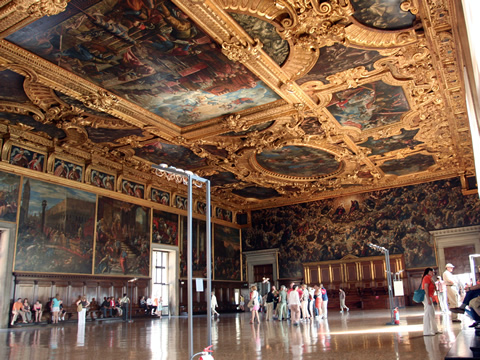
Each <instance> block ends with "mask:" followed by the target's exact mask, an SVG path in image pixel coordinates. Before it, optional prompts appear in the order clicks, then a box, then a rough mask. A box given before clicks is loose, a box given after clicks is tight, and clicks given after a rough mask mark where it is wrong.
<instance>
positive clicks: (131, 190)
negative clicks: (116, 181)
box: [121, 179, 145, 199]
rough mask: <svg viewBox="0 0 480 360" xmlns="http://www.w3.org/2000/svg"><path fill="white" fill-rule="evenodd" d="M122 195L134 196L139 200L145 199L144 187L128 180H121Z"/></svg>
mask: <svg viewBox="0 0 480 360" xmlns="http://www.w3.org/2000/svg"><path fill="white" fill-rule="evenodd" d="M121 191H122V194H125V195H129V196H134V197H136V198H139V199H144V198H145V185H144V184H140V183H137V182H134V181H132V180H128V179H122V183H121Z"/></svg>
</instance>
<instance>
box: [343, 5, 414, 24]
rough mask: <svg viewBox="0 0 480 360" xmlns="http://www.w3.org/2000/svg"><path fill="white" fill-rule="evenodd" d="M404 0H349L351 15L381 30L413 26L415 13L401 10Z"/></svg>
mask: <svg viewBox="0 0 480 360" xmlns="http://www.w3.org/2000/svg"><path fill="white" fill-rule="evenodd" d="M404 1H405V0H351V2H352V5H353V8H354V9H355V12H354V13H353V17H354V18H355V19H357V20H358V21H359V22H360V23H362V24H363V25H367V26H371V27H373V28H377V29H383V30H399V29H406V28H409V27H412V26H413V23H414V21H415V15H413V14H412V13H411V12H410V11H403V10H402V9H401V7H400V4H401V3H403V2H404Z"/></svg>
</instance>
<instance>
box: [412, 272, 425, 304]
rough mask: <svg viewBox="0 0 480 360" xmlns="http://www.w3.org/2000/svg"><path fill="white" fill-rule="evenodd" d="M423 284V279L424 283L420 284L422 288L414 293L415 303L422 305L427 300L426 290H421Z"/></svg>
mask: <svg viewBox="0 0 480 360" xmlns="http://www.w3.org/2000/svg"><path fill="white" fill-rule="evenodd" d="M422 283H423V278H422V282H421V283H420V286H419V287H418V289H417V290H415V292H414V293H413V301H415V302H416V303H421V302H422V301H423V300H425V290H423V289H421V287H422Z"/></svg>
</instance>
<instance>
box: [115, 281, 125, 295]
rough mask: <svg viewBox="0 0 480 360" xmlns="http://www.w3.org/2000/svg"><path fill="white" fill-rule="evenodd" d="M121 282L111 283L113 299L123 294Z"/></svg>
mask: <svg viewBox="0 0 480 360" xmlns="http://www.w3.org/2000/svg"><path fill="white" fill-rule="evenodd" d="M123 285H124V284H123V281H115V282H114V283H113V293H112V295H113V296H114V297H115V299H118V298H120V297H122V296H123V293H124V286H123Z"/></svg>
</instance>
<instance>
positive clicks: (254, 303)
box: [249, 285, 260, 324]
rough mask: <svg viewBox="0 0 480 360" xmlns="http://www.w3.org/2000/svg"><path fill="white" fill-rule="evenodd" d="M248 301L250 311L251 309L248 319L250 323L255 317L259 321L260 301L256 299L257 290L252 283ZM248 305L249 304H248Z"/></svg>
mask: <svg viewBox="0 0 480 360" xmlns="http://www.w3.org/2000/svg"><path fill="white" fill-rule="evenodd" d="M250 290H251V291H250V302H249V304H251V311H252V319H251V320H250V324H253V323H254V322H255V318H256V319H257V321H258V322H260V317H259V316H258V309H260V302H259V301H258V291H257V287H256V286H255V285H252V287H251V288H250ZM249 307H250V306H249Z"/></svg>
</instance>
